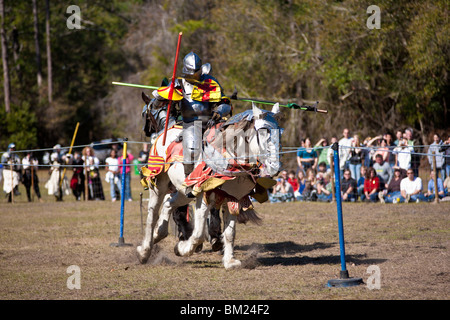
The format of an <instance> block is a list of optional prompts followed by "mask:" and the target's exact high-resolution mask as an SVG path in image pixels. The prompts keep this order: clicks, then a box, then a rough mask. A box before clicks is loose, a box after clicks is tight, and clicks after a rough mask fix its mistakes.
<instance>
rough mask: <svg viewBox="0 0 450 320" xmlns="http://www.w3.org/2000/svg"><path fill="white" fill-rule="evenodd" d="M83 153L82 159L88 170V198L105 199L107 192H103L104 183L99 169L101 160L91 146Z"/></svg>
mask: <svg viewBox="0 0 450 320" xmlns="http://www.w3.org/2000/svg"><path fill="white" fill-rule="evenodd" d="M82 154H83V156H82V159H83V162H84V167H85V170H86V178H87V179H88V180H87V181H88V193H89V195H88V199H89V200H105V194H104V193H103V185H102V180H101V178H100V171H99V165H100V160H99V159H98V158H97V157H96V156H95V154H94V149H92V148H91V147H85V148H84V149H83V151H82Z"/></svg>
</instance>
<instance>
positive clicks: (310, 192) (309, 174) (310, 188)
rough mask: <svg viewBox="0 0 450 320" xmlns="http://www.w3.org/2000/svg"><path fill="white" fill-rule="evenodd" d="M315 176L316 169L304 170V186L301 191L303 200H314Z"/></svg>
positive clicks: (315, 191)
mask: <svg viewBox="0 0 450 320" xmlns="http://www.w3.org/2000/svg"><path fill="white" fill-rule="evenodd" d="M316 185H317V178H316V171H315V170H313V169H308V170H307V171H306V180H305V188H304V189H303V192H302V197H303V200H305V201H315V200H316V199H317V194H316V193H317V190H316Z"/></svg>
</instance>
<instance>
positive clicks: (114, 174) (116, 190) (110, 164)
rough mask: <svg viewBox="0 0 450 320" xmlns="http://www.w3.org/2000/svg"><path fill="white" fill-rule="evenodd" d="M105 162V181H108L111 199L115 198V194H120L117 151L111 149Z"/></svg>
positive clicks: (114, 199)
mask: <svg viewBox="0 0 450 320" xmlns="http://www.w3.org/2000/svg"><path fill="white" fill-rule="evenodd" d="M105 163H106V171H107V173H106V177H105V180H106V182H108V183H109V186H110V188H109V191H110V194H111V201H112V202H115V201H116V200H117V195H119V196H120V177H119V159H118V158H117V151H116V150H115V149H112V150H111V152H110V155H109V157H108V158H106V160H105Z"/></svg>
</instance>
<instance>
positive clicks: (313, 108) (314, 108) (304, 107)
mask: <svg viewBox="0 0 450 320" xmlns="http://www.w3.org/2000/svg"><path fill="white" fill-rule="evenodd" d="M112 84H114V85H118V86H125V87H133V88H141V89H151V90H158V89H159V88H160V87H156V86H147V85H142V84H133V83H125V82H117V81H114V82H112ZM230 99H232V100H237V101H244V102H254V103H261V104H269V105H274V104H275V103H276V102H273V101H268V100H261V99H256V98H238V97H237V94H233V95H232V96H231V97H230ZM318 104H319V101H317V102H316V103H315V104H314V105H312V106H307V105H301V106H299V105H298V104H296V103H288V104H280V107H285V108H289V109H297V110H304V111H314V112H319V113H328V110H322V109H317V105H318Z"/></svg>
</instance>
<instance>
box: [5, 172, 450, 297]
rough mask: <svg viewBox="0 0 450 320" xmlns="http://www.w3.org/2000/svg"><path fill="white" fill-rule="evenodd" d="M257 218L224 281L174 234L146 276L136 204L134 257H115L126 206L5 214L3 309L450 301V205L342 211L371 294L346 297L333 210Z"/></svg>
mask: <svg viewBox="0 0 450 320" xmlns="http://www.w3.org/2000/svg"><path fill="white" fill-rule="evenodd" d="M136 180H137V179H136ZM136 190H139V189H136ZM135 194H136V193H135ZM257 210H258V212H259V213H260V215H261V216H262V218H263V224H262V225H261V226H256V225H252V224H248V225H238V228H237V236H236V242H235V251H236V252H235V253H236V258H238V259H240V260H241V261H242V262H243V267H242V268H240V269H237V270H228V271H227V270H225V269H224V268H223V265H222V262H221V259H222V256H221V254H220V253H216V252H212V250H211V246H210V245H209V244H208V243H205V244H204V247H203V251H202V252H200V253H197V254H194V255H193V256H191V257H188V258H180V257H177V256H175V254H174V253H173V247H174V245H175V237H174V236H173V232H172V233H171V235H169V237H168V238H166V239H165V240H164V241H162V242H161V243H160V244H158V246H157V248H156V250H155V251H154V253H153V256H152V259H150V261H149V262H148V263H147V264H145V265H141V264H140V263H139V262H138V260H137V258H136V253H135V247H136V246H137V245H139V244H140V241H141V239H142V235H141V216H140V208H139V202H138V201H133V202H127V203H126V204H125V226H124V238H125V241H126V242H127V243H130V244H132V246H129V247H119V248H117V247H112V246H110V244H111V243H115V242H117V241H118V237H119V221H120V220H119V217H120V203H118V202H116V203H111V202H109V201H92V202H75V201H72V200H71V199H66V200H65V201H64V202H54V201H52V199H51V198H50V199H47V200H46V202H45V203H37V202H32V203H28V202H26V201H18V202H16V203H14V204H8V203H4V202H3V203H1V204H0V287H1V288H2V290H0V298H1V299H12V300H17V299H33V300H35V299H69V300H72V299H155V300H173V299H188V300H210V299H214V300H222V299H223V300H228V299H241V300H249V299H262V300H267V299H270V300H294V299H295V300H299V299H312V300H316V299H317V300H319V299H329V300H333V299H368V300H372V299H375V300H377V299H408V300H413V299H448V298H449V289H448V285H449V281H450V271H449V267H448V266H449V262H450V261H449V250H448V248H449V246H450V223H449V221H450V219H449V215H450V203H449V202H447V203H444V202H442V203H439V204H431V203H419V204H415V203H414V204H398V205H392V204H391V205H389V204H386V205H383V204H365V203H354V204H344V205H343V215H344V233H345V244H346V246H345V249H346V267H347V269H348V271H349V274H350V276H352V277H360V278H362V279H363V280H364V282H365V283H364V284H363V285H360V286H358V287H354V288H346V289H344V290H342V289H337V288H329V287H327V286H326V284H327V282H328V280H330V279H336V278H338V277H339V271H340V268H341V266H340V257H339V238H338V226H337V215H336V205H335V204H330V203H305V202H295V203H282V204H257ZM144 211H145V210H144ZM144 221H145V217H144ZM72 265H76V266H78V267H79V268H80V276H81V288H80V289H73V290H70V289H69V288H68V287H67V280H68V278H69V277H70V276H71V274H69V273H67V269H68V267H69V266H72ZM370 266H377V267H378V268H379V270H380V288H379V289H372V290H371V289H369V288H368V286H367V281H368V280H369V277H370V276H371V273H368V268H369V267H370Z"/></svg>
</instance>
